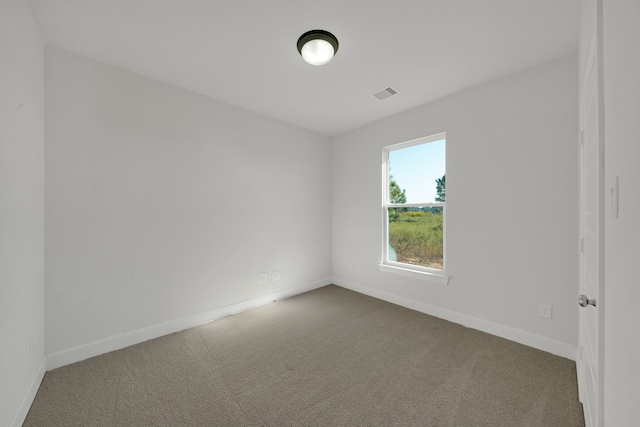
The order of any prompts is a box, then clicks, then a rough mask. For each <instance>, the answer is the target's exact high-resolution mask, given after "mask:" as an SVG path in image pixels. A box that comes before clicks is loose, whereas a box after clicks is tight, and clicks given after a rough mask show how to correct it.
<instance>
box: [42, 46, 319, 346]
mask: <svg viewBox="0 0 640 427" xmlns="http://www.w3.org/2000/svg"><path fill="white" fill-rule="evenodd" d="M211 78H213V79H215V78H216V76H215V75H212V76H211ZM45 79H46V80H45V82H46V104H45V113H46V116H45V117H46V133H47V144H46V156H47V167H46V243H45V251H46V270H45V271H46V277H47V283H46V317H45V318H46V352H47V354H53V353H58V354H59V353H60V352H62V353H64V352H65V351H73V349H74V348H75V347H77V346H80V347H82V346H92V345H94V344H95V343H99V342H100V340H105V339H107V340H108V339H111V338H113V337H115V336H119V335H122V334H125V335H126V334H130V333H134V334H135V333H136V331H140V330H143V329H144V328H148V327H154V326H155V325H161V324H163V323H165V322H171V321H174V320H176V319H180V318H184V317H188V316H193V315H196V314H199V313H203V312H208V311H210V310H215V309H217V308H219V307H224V306H227V305H230V304H235V303H238V302H241V301H245V300H249V299H252V298H256V297H260V296H263V295H267V294H271V293H276V292H279V291H282V290H286V289H292V288H295V287H304V286H320V285H324V284H326V283H328V282H329V280H330V277H331V262H330V250H331V247H330V237H331V236H330V227H331V221H330V190H331V185H330V182H331V176H330V173H329V166H330V149H331V146H330V140H329V139H328V138H327V137H325V136H321V135H318V134H314V133H312V132H309V131H306V130H302V129H300V128H295V127H293V126H290V125H287V124H284V123H282V122H278V121H275V120H273V119H269V118H266V117H263V116H260V115H258V114H254V113H252V112H249V111H246V110H243V109H240V108H236V107H233V106H230V105H228V104H225V103H222V102H220V101H216V100H213V99H210V98H207V97H204V96H201V95H197V94H194V93H191V92H188V91H185V90H182V89H179V88H176V87H173V86H170V85H167V84H164V83H161V82H158V81H155V80H152V79H149V78H145V77H142V76H139V75H136V74H132V73H130V72H126V71H123V70H120V69H117V68H114V67H111V66H108V65H105V64H102V63H99V62H96V61H93V60H90V59H88V58H85V57H81V56H77V55H74V54H70V53H67V52H64V51H60V50H57V49H54V48H49V47H47V49H46V54H45ZM274 102H278V99H277V98H275V99H274ZM275 270H279V271H280V272H281V273H280V274H281V278H280V280H279V281H271V280H270V281H269V282H268V283H266V284H261V285H260V284H258V276H259V273H262V272H268V273H271V272H272V271H275ZM269 279H271V275H270V277H269ZM160 332H162V331H160ZM107 347H108V346H107ZM89 353H91V352H89Z"/></svg>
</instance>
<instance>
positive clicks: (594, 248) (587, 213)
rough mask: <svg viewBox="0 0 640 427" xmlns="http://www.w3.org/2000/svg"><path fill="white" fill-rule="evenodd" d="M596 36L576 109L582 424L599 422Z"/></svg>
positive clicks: (600, 190) (600, 188)
mask: <svg viewBox="0 0 640 427" xmlns="http://www.w3.org/2000/svg"><path fill="white" fill-rule="evenodd" d="M596 52H597V50H596V45H595V41H594V43H593V45H592V49H591V53H590V55H589V60H588V62H587V64H589V69H588V70H587V72H586V74H585V76H586V78H585V84H584V88H583V91H582V96H581V101H580V107H581V108H580V110H581V120H582V136H581V138H582V168H581V170H582V177H581V187H582V197H581V199H582V203H581V224H582V227H581V228H582V230H581V231H582V238H583V244H582V248H583V253H582V260H581V274H580V277H581V280H580V282H581V283H580V291H581V293H582V294H584V295H586V296H587V297H588V298H590V299H596V306H595V307H594V306H591V305H588V306H586V307H583V308H582V309H581V310H580V355H579V360H578V382H579V388H580V400H581V401H582V403H583V405H584V412H585V422H586V424H587V426H598V427H600V426H601V425H602V423H601V419H602V401H603V399H602V380H601V378H602V369H601V365H602V360H601V359H602V358H601V357H600V355H601V352H600V350H601V346H602V332H603V328H602V327H601V318H600V316H601V312H602V303H603V301H602V298H601V295H602V292H601V291H602V289H601V288H602V284H603V277H604V274H603V273H604V269H603V265H604V264H603V261H604V256H603V255H604V252H603V244H604V239H603V230H604V228H603V220H604V212H603V206H604V203H603V202H604V181H603V176H604V171H603V143H602V138H601V133H600V131H601V126H600V125H601V121H600V117H601V115H600V104H599V101H600V100H599V85H598V66H597V64H598V61H597V55H596Z"/></svg>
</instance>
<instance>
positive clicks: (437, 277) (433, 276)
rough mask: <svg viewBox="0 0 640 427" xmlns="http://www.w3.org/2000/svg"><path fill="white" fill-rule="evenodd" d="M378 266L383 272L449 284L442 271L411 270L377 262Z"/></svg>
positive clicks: (447, 277)
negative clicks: (439, 272)
mask: <svg viewBox="0 0 640 427" xmlns="http://www.w3.org/2000/svg"><path fill="white" fill-rule="evenodd" d="M378 267H380V271H383V272H385V273H392V274H400V275H402V276H408V277H413V278H414V279H422V280H428V281H430V282H435V283H439V284H441V285H448V284H449V278H450V277H449V276H447V275H445V274H444V273H441V274H438V273H431V272H427V271H417V270H411V269H409V268H402V267H395V266H391V265H386V264H378Z"/></svg>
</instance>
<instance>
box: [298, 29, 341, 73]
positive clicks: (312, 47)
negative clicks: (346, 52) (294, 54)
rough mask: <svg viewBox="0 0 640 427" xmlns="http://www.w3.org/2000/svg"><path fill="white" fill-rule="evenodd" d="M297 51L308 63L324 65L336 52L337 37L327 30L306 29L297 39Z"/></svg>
mask: <svg viewBox="0 0 640 427" xmlns="http://www.w3.org/2000/svg"><path fill="white" fill-rule="evenodd" d="M298 52H300V55H302V57H303V58H304V60H305V61H307V62H308V63H309V64H311V65H324V64H326V63H327V62H329V61H331V59H332V58H333V55H335V54H336V52H338V39H337V38H336V36H334V35H333V34H331V33H330V32H328V31H324V30H311V31H307V32H306V33H304V34H303V35H301V36H300V38H299V39H298Z"/></svg>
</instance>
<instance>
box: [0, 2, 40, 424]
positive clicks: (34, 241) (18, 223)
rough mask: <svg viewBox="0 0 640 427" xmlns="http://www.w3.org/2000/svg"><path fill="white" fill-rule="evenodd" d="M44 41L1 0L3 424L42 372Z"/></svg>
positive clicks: (19, 416)
mask: <svg viewBox="0 0 640 427" xmlns="http://www.w3.org/2000/svg"><path fill="white" fill-rule="evenodd" d="M42 55H43V44H42V39H41V37H40V33H39V31H38V29H37V27H36V24H35V22H34V20H33V17H32V16H31V11H30V9H29V6H28V5H27V3H26V1H23V0H3V1H2V2H0V426H7V425H20V424H22V421H23V420H24V417H25V416H26V414H27V411H28V409H29V406H30V404H31V401H32V399H33V396H34V395H35V391H36V390H37V387H38V386H39V385H40V381H41V380H42V376H43V375H44V320H43V317H44V305H43V298H44V278H43V271H44V249H43V245H44V119H43V110H44V99H43V58H42Z"/></svg>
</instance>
